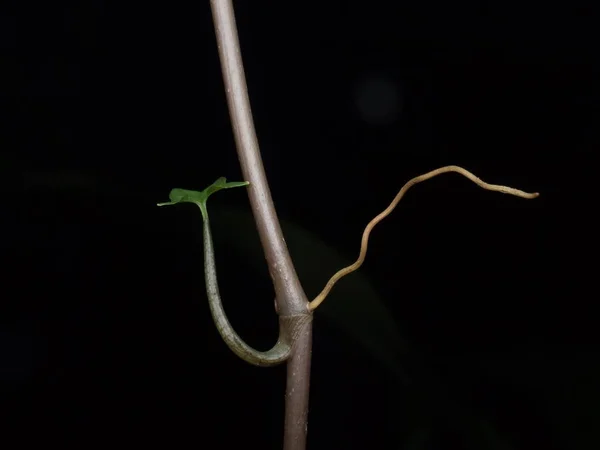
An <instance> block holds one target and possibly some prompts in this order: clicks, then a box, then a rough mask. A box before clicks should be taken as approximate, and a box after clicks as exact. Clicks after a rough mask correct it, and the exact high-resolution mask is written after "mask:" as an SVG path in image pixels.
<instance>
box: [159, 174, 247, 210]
mask: <svg viewBox="0 0 600 450" xmlns="http://www.w3.org/2000/svg"><path fill="white" fill-rule="evenodd" d="M249 184H250V183H249V182H248V181H230V182H227V179H226V178H225V177H221V178H218V179H217V181H215V182H214V183H213V184H211V185H210V186H208V187H207V188H206V189H204V190H203V191H190V190H188V189H180V188H175V189H172V190H171V192H170V193H169V200H171V201H169V202H164V203H157V204H156V205H157V206H169V205H176V204H177V203H185V202H187V203H195V204H196V205H198V207H199V208H200V210H201V211H202V217H203V218H204V219H205V220H206V218H207V217H208V216H207V212H206V201H207V200H208V197H209V196H210V195H211V194H214V193H215V192H217V191H220V190H221V189H230V188H235V187H242V186H247V185H249Z"/></svg>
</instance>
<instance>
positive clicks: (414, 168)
mask: <svg viewBox="0 0 600 450" xmlns="http://www.w3.org/2000/svg"><path fill="white" fill-rule="evenodd" d="M442 3H443V4H438V2H391V1H388V2H386V1H374V2H370V3H366V2H336V1H330V2H302V3H290V2H257V1H254V2H235V6H236V15H237V20H238V27H239V33H240V40H241V45H242V53H243V57H244V61H245V64H246V75H247V79H248V85H249V93H250V99H251V102H252V107H253V113H254V119H255V124H256V128H257V134H258V137H259V141H260V144H261V150H262V154H263V158H264V164H265V168H266V172H267V175H268V178H269V181H270V185H271V190H272V194H273V197H274V201H275V204H276V207H277V209H278V213H279V215H280V217H281V218H282V219H283V220H285V221H287V223H291V224H294V226H296V227H300V228H302V229H304V230H307V231H308V232H310V233H312V236H314V237H315V242H320V243H321V245H326V246H328V248H330V249H332V251H334V252H337V254H339V255H341V257H342V258H344V260H345V261H347V263H350V262H351V261H352V260H353V259H354V258H355V257H356V255H357V253H358V247H359V242H360V235H361V233H362V230H363V228H364V226H365V225H366V223H367V222H368V221H369V220H370V219H371V218H372V217H373V216H375V215H376V214H377V213H379V212H380V211H381V210H383V209H384V208H385V207H386V206H387V204H388V203H389V201H391V199H392V198H393V196H394V195H395V193H396V192H397V190H398V189H399V188H400V187H401V186H402V184H403V183H404V182H406V181H407V180H408V179H410V178H412V177H414V176H416V175H419V174H421V173H424V172H427V171H429V170H431V169H434V168H437V167H438V166H442V165H446V164H457V165H461V166H463V167H465V168H467V169H469V170H471V171H473V172H474V173H475V174H477V175H478V176H479V177H481V178H482V179H484V180H485V181H488V182H490V183H498V184H504V185H509V186H512V187H515V188H519V189H522V190H525V191H528V192H533V191H539V192H540V193H541V196H540V197H539V198H538V199H536V200H523V199H518V198H514V197H509V196H505V195H501V194H497V193H490V192H486V191H484V190H481V189H480V188H478V187H476V186H475V185H474V184H472V183H471V182H469V181H467V180H466V179H464V178H462V177H460V176H458V175H456V174H449V175H443V176H440V177H438V178H435V179H433V180H431V181H428V182H427V183H425V184H420V185H419V186H417V187H415V188H414V189H413V190H411V191H410V192H409V194H408V195H407V196H406V198H405V199H404V200H403V201H402V203H401V204H400V206H399V208H398V209H397V210H396V211H395V212H394V213H393V214H392V216H390V217H389V218H388V219H386V220H385V221H384V222H383V223H382V224H381V225H380V226H378V227H377V228H376V229H375V232H374V234H373V236H372V241H371V247H370V250H369V254H368V257H367V261H366V263H365V265H364V267H363V268H362V269H361V274H362V275H363V276H364V277H366V279H368V280H369V281H370V283H372V285H373V286H375V287H376V290H377V294H378V296H379V301H381V302H383V304H385V305H386V306H387V308H389V310H390V315H391V319H392V320H393V322H394V323H395V324H396V326H397V328H398V330H399V333H400V334H401V335H402V336H403V338H404V339H405V340H406V342H407V343H408V348H409V350H407V351H406V352H405V353H402V354H395V353H393V352H394V350H393V349H392V350H389V351H388V354H390V353H389V352H392V353H391V355H392V356H391V357H392V358H393V359H395V360H396V361H397V362H398V367H401V368H402V371H403V372H404V373H406V374H408V377H409V378H410V380H411V381H410V382H408V384H406V383H407V382H405V381H401V380H400V378H399V377H398V376H397V373H393V371H391V370H389V367H386V366H385V365H383V364H380V363H378V362H377V361H376V359H375V358H373V355H371V354H370V353H369V352H368V351H365V350H364V349H363V348H362V347H360V346H357V345H356V344H355V342H356V341H357V340H358V341H360V340H361V339H368V338H369V336H366V335H360V333H359V332H358V331H357V332H356V334H355V335H352V334H353V333H352V332H350V333H348V332H347V331H345V332H342V331H340V330H341V329H342V328H343V326H342V328H340V323H339V319H338V322H337V323H336V319H335V317H333V318H332V317H331V316H326V315H320V314H319V311H317V313H316V318H315V336H314V353H313V371H312V393H311V412H310V417H309V448H311V449H318V448H345V449H350V448H357V449H359V448H361V449H362V448H373V449H375V448H382V449H383V448H385V449H392V448H398V449H404V448H415V449H416V448H423V449H425V448H426V449H433V448H435V449H446V448H448V449H451V448H452V449H454V448H461V449H486V448H491V449H529V448H546V449H579V448H581V449H583V448H598V445H600V442H599V441H598V434H597V431H596V430H597V426H598V419H599V417H598V412H597V405H598V402H599V401H600V389H599V386H598V383H597V380H598V376H600V365H599V364H598V357H599V354H598V349H597V347H596V345H595V340H596V339H595V338H596V329H597V323H598V321H597V314H595V313H594V312H593V311H594V310H596V307H595V306H596V305H595V299H596V297H597V294H594V292H597V289H596V284H595V279H596V277H597V274H596V273H595V270H594V268H595V266H596V264H595V261H596V255H597V253H596V249H595V247H596V232H595V230H596V229H595V216H596V208H595V205H596V198H597V197H596V195H595V181H596V179H597V177H598V175H597V170H596V168H595V166H594V164H593V163H592V161H593V157H594V156H595V154H596V152H597V146H598V144H599V143H600V134H599V128H598V125H599V119H600V118H599V114H598V104H599V98H598V82H597V77H598V74H599V65H598V62H599V61H598V53H597V49H596V48H595V46H594V45H595V44H594V43H595V42H596V38H597V36H595V34H596V33H595V28H597V23H598V22H597V20H598V17H597V16H596V14H595V13H596V11H594V10H593V9H592V8H591V7H589V6H586V5H585V4H584V3H583V2H580V3H578V2H559V3H556V4H544V5H543V6H542V5H538V6H535V7H534V6H533V5H532V6H530V7H529V8H527V7H524V6H522V5H521V4H520V3H517V2H488V3H487V4H484V3H479V4H477V5H475V4H473V3H470V2H458V3H457V2H442ZM561 3H562V4H561ZM0 81H1V83H0V95H1V98H0V105H1V108H0V148H1V153H0V175H1V177H0V183H1V185H2V207H1V209H0V224H1V226H2V234H1V235H0V236H1V237H0V239H1V242H2V247H1V255H2V275H1V280H2V281H1V282H0V396H1V398H0V413H1V415H2V416H1V420H0V428H2V431H3V433H2V438H1V439H3V440H4V441H5V442H2V444H1V445H2V448H6V449H9V448H20V447H22V446H25V445H26V444H28V443H29V441H30V440H38V439H42V440H43V442H44V443H45V444H46V445H51V446H57V447H63V448H67V447H69V448H70V447H71V446H73V448H75V447H77V448H89V447H93V446H96V445H98V446H100V445H107V444H111V445H113V446H119V445H121V444H123V446H125V445H127V446H129V447H132V448H142V447H143V446H148V445H153V444H156V446H161V447H165V448H177V447H179V446H182V445H188V446H195V447H200V448H203V447H207V448H213V447H217V446H218V447H219V448H237V446H238V445H241V444H243V445H245V446H248V445H250V446H252V447H255V448H280V447H281V438H282V427H283V423H282V422H283V419H282V417H283V393H284V388H285V386H284V384H285V368H284V367H278V368H274V369H259V368H255V367H252V366H249V365H247V364H246V363H244V362H242V361H241V360H239V359H237V358H236V357H235V356H234V355H233V354H232V353H231V352H230V351H229V350H228V349H227V348H226V347H225V345H224V344H223V343H222V341H221V340H220V338H219V336H218V334H217V332H216V330H215V328H214V326H213V324H212V321H211V318H210V314H209V311H208V306H207V301H206V297H205V294H204V282H203V279H202V247H201V235H200V227H201V219H200V213H199V211H197V210H195V209H194V208H193V207H192V206H179V207H177V208H165V209H159V208H157V207H156V206H155V204H156V202H158V201H166V200H167V196H168V193H169V190H170V189H171V188H173V187H184V188H188V189H199V190H200V189H203V188H204V187H206V186H207V185H208V184H210V183H211V182H212V181H214V180H215V179H216V178H217V177H219V176H226V177H228V178H229V179H231V180H239V179H241V175H240V169H239V166H238V162H237V156H236V152H235V146H234V143H233V137H232V133H231V128H230V122H229V117H228V112H227V106H226V101H225V95H224V90H223V84H222V80H221V74H220V67H219V61H218V55H217V50H216V43H215V38H214V30H213V26H212V20H211V14H210V8H209V5H208V3H207V2H200V3H189V4H187V3H183V2H179V3H164V2H163V3H153V2H107V1H101V0H88V1H86V2H75V1H64V0H63V1H59V2H29V1H20V2H12V3H11V2H2V4H1V6H0ZM209 207H210V208H214V211H215V212H217V213H218V212H219V211H227V210H228V208H238V209H239V210H241V211H245V213H246V215H247V214H248V213H249V211H250V209H249V207H248V204H247V197H246V194H245V193H244V190H243V189H238V190H231V191H227V192H226V193H219V194H218V195H216V196H215V197H214V199H212V198H211V202H209ZM211 211H213V209H211ZM213 226H214V228H215V229H214V233H215V235H217V237H216V239H217V243H216V245H217V255H218V258H219V260H218V264H219V267H218V268H219V276H220V280H221V289H222V293H223V297H224V301H225V306H226V308H227V310H228V311H229V312H230V314H231V320H232V322H233V323H234V325H235V326H236V329H237V330H238V331H239V333H240V334H241V335H242V336H244V337H246V338H247V339H248V342H249V343H251V344H253V345H255V346H257V347H260V348H268V347H269V346H270V345H272V344H273V343H274V342H275V339H276V333H277V329H276V320H275V316H274V314H273V311H272V305H273V298H272V296H273V292H272V288H271V286H270V280H269V277H268V273H267V269H266V265H265V264H264V258H263V256H262V254H261V253H260V252H255V253H253V254H252V257H246V256H247V255H246V254H245V253H244V255H246V256H244V257H241V256H240V255H242V253H240V252H239V251H238V248H239V246H240V243H243V242H246V241H248V242H256V239H257V238H256V235H255V233H254V230H253V229H252V227H251V226H247V225H244V226H240V228H239V230H237V231H234V232H233V233H232V232H231V230H236V228H235V227H232V225H231V223H225V222H219V221H218V220H216V221H215V223H214V224H213ZM284 229H285V227H284ZM219 230H221V231H219ZM286 236H287V235H286ZM253 240H254V241H253ZM287 240H288V244H289V245H290V247H292V246H293V245H294V237H293V235H290V236H287ZM316 245H317V244H316V243H315V247H314V248H313V247H312V246H304V247H303V248H300V249H298V247H297V246H296V250H295V256H299V257H305V258H307V259H310V258H311V257H312V258H313V259H312V266H313V267H318V266H319V264H320V260H319V258H318V257H316V256H314V257H313V253H314V254H315V255H316V254H317V253H316ZM322 272H323V273H320V274H319V275H318V278H319V279H317V280H310V283H309V282H308V281H306V280H305V279H303V282H304V281H306V282H307V285H306V291H307V295H309V296H310V297H313V296H314V295H316V294H317V293H318V292H319V290H320V288H321V287H322V286H323V285H324V283H325V282H326V280H327V279H328V278H329V276H331V274H332V272H331V271H330V270H329V268H327V270H325V269H323V271H322ZM299 273H300V277H301V279H302V278H303V274H302V272H301V270H300V269H299ZM344 282H345V281H342V282H341V283H340V284H342V283H344ZM344 300H345V299H344V298H341V297H339V296H338V297H336V296H335V295H333V294H332V297H331V298H330V299H329V300H328V301H330V302H338V303H337V305H338V307H339V305H341V304H343V302H344ZM348 301H349V300H348ZM369 302H370V299H363V301H362V303H360V304H359V307H362V308H365V311H369V308H371V304H370V303H369ZM326 305H327V303H326V304H325V305H324V306H323V308H325V306H326ZM388 319H389V317H388ZM375 326H376V325H375ZM381 348H384V347H381ZM386 351H387V350H386ZM485 430H487V432H486V431H485ZM490 430H491V431H490ZM13 433H14V434H15V436H17V437H18V440H17V441H12V440H11V438H10V436H12V434H13ZM411 445H412V447H411Z"/></svg>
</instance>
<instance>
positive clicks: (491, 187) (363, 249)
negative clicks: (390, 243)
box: [309, 166, 539, 311]
mask: <svg viewBox="0 0 600 450" xmlns="http://www.w3.org/2000/svg"><path fill="white" fill-rule="evenodd" d="M448 172H456V173H459V174H461V175H462V176H464V177H466V178H468V179H469V180H471V181H472V182H473V183H475V184H476V185H478V186H479V187H481V188H483V189H487V190H488V191H496V192H502V193H503V194H509V195H514V196H517V197H521V198H527V199H532V198H536V197H537V196H538V195H539V194H538V193H537V192H534V193H532V194H529V193H527V192H523V191H520V190H518V189H514V188H511V187H507V186H500V185H497V184H489V183H486V182H485V181H482V180H480V179H479V178H477V177H476V176H475V175H473V174H472V173H471V172H469V171H468V170H466V169H463V168H462V167H458V166H445V167H440V168H439V169H435V170H432V171H431V172H427V173H426V174H424V175H419V176H418V177H415V178H413V179H411V180H409V181H408V182H407V183H406V184H405V185H404V186H402V189H400V192H398V194H397V195H396V197H395V198H394V200H392V203H390V205H389V206H388V207H387V208H386V209H385V210H384V211H382V212H381V213H379V214H378V215H377V216H375V218H373V220H371V221H370V222H369V223H368V225H367V226H366V228H365V231H364V232H363V236H362V241H361V245H360V254H359V256H358V259H357V260H356V261H355V262H354V263H353V264H351V265H349V266H348V267H344V268H343V269H340V270H338V271H337V272H336V273H335V274H334V275H333V276H332V277H331V278H330V279H329V281H328V282H327V284H326V285H325V287H324V288H323V290H322V291H321V293H320V294H319V295H317V296H316V297H315V299H314V300H313V301H312V302H310V304H309V308H310V310H311V311H313V310H315V309H316V308H317V307H318V306H319V305H320V304H321V303H323V300H325V298H326V297H327V296H328V295H329V293H330V292H331V289H333V286H334V285H335V284H336V283H337V282H338V281H339V280H340V279H341V278H342V277H345V276H346V275H348V274H350V273H352V272H354V271H355V270H357V269H358V268H359V267H360V266H362V263H363V262H364V261H365V257H366V256H367V247H368V246H369V236H370V234H371V231H372V230H373V228H374V227H375V225H377V224H378V223H379V222H381V221H382V220H383V219H385V218H386V217H387V216H389V215H390V213H391V212H392V211H393V210H394V209H395V208H396V206H397V205H398V203H399V202H400V200H401V199H402V197H404V194H406V191H408V190H409V189H410V188H411V187H413V186H414V185H415V184H418V183H421V182H422V181H425V180H429V179H430V178H433V177H435V176H437V175H440V174H442V173H448Z"/></svg>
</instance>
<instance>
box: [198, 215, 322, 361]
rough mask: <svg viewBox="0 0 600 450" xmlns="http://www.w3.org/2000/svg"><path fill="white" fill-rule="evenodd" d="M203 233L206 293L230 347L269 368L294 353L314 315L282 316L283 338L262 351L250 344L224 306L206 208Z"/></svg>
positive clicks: (215, 320) (238, 353)
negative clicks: (228, 315)
mask: <svg viewBox="0 0 600 450" xmlns="http://www.w3.org/2000/svg"><path fill="white" fill-rule="evenodd" d="M203 234H204V276H205V280H206V292H207V295H208V304H209V306H210V312H211V315H212V318H213V321H214V322H215V325H216V327H217V330H218V331H219V334H220V335H221V337H222V338H223V340H224V341H225V343H226V344H227V346H228V347H229V348H230V349H231V350H232V351H233V352H234V353H235V354H236V355H237V356H239V357H240V358H241V359H243V360H244V361H246V362H249V363H250V364H253V365H255V366H262V367H268V366H274V365H277V364H280V363H282V362H284V361H285V360H287V359H288V357H289V356H290V354H291V351H292V348H293V344H294V342H295V341H296V338H297V335H298V334H299V333H301V332H302V329H303V327H304V325H305V324H306V323H307V322H308V321H310V320H311V319H312V315H311V314H309V313H307V314H301V315H294V316H280V317H279V339H278V340H277V343H276V344H275V345H274V346H273V348H271V349H270V350H267V351H265V352H261V351H258V350H256V349H254V348H252V347H250V346H249V345H248V344H246V343H245V342H244V340H243V339H242V338H241V337H240V336H239V335H238V334H237V333H236V332H235V330H234V329H233V327H232V326H231V323H230V322H229V320H228V319H227V315H226V314H225V310H224V309H223V303H222V302H221V296H220V294H219V286H218V283H217V270H216V263H215V253H214V249H213V241H212V235H211V232H210V221H209V220H208V214H205V211H203Z"/></svg>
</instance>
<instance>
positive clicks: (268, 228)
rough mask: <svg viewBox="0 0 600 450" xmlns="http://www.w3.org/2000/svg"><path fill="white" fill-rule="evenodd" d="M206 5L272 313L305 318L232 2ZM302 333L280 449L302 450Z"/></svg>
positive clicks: (292, 363) (306, 361)
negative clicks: (269, 281) (262, 149)
mask: <svg viewBox="0 0 600 450" xmlns="http://www.w3.org/2000/svg"><path fill="white" fill-rule="evenodd" d="M210 5H211V9H212V15H213V22H214V25H215V33H216V37H217V46H218V49H219V58H220V60H221V70H222V73H223V81H224V84H225V92H226V94H227V104H228V106H229V116H230V119H231V124H232V128H233V134H234V137H235V143H236V147H237V153H238V158H239V160H240V165H241V168H242V173H243V176H244V180H245V181H249V182H250V185H249V187H248V196H249V198H250V205H251V207H252V212H253V214H254V220H255V222H256V227H257V229H258V233H259V236H260V240H261V243H262V246H263V249H264V252H265V256H266V259H267V265H268V267H269V273H270V275H271V278H272V280H273V286H274V288H275V301H276V302H277V308H276V309H277V312H278V314H279V316H280V317H289V316H298V315H303V314H310V312H309V310H308V299H307V298H306V294H305V293H304V291H303V289H302V286H301V285H300V281H299V279H298V275H297V274H296V270H295V268H294V265H293V263H292V259H291V257H290V254H289V252H288V249H287V246H286V244H285V241H284V239H283V233H282V232H281V227H280V225H279V220H278V219H277V214H276V212H275V207H274V206H273V200H272V198H271V192H270V190H269V185H268V183H267V178H266V175H265V171H264V167H263V164H262V159H261V156H260V150H259V147H258V140H257V138H256V133H255V131H254V123H253V120H252V112H251V109H250V101H249V99H248V88H247V86H246V79H245V75H244V66H243V63H242V56H241V51H240V43H239V39H238V35H237V28H236V24H235V16H234V11H233V5H232V2H231V0H211V2H210ZM302 331H303V332H302V333H300V335H299V337H298V338H297V339H296V342H295V343H294V344H293V349H292V352H291V355H290V357H289V359H288V378H287V388H286V390H287V392H286V396H285V399H286V400H285V408H286V412H285V419H286V420H285V430H284V448H285V450H303V449H304V448H305V444H306V426H307V423H306V415H307V410H308V386H309V379H310V356H311V332H312V320H307V321H306V324H305V325H304V327H303V329H302Z"/></svg>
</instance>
